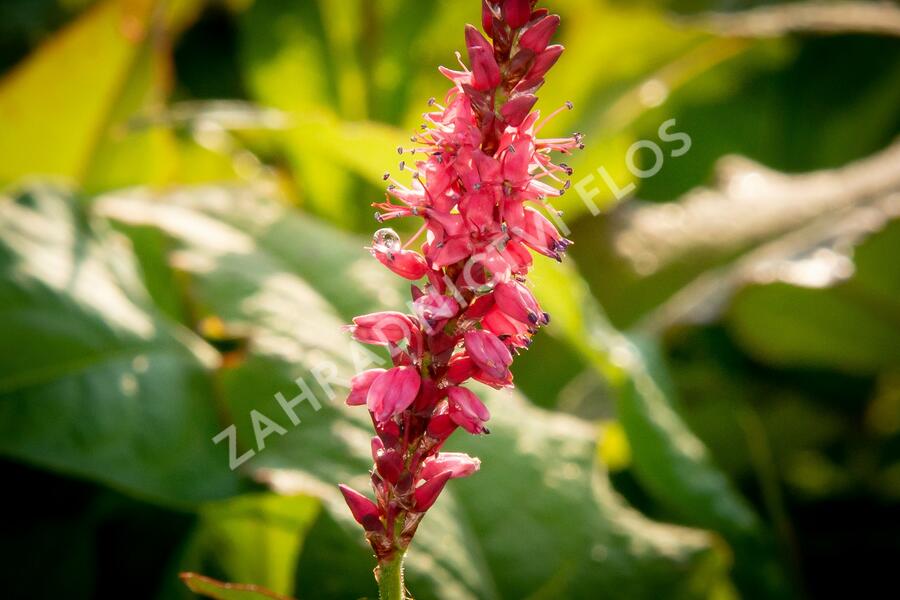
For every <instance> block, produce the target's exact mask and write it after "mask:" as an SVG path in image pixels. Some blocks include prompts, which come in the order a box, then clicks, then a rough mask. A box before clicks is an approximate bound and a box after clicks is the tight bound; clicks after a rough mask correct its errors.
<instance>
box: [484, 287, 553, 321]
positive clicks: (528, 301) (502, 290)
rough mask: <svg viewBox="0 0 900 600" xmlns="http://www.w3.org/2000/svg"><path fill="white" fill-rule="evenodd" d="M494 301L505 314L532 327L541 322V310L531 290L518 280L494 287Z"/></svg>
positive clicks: (542, 316)
mask: <svg viewBox="0 0 900 600" xmlns="http://www.w3.org/2000/svg"><path fill="white" fill-rule="evenodd" d="M493 296H494V302H496V303H497V307H498V308H499V309H500V310H502V311H503V312H504V313H505V314H506V315H508V316H510V317H512V318H513V319H515V320H517V321H521V322H522V323H528V324H530V325H531V326H532V327H534V326H536V325H539V324H541V323H543V321H544V311H542V310H541V307H540V305H539V304H538V302H537V300H535V298H534V295H533V294H532V293H531V291H530V290H529V289H528V288H527V287H525V286H524V285H522V284H521V283H519V282H518V281H507V282H504V283H501V284H498V285H497V286H496V287H494V293H493Z"/></svg>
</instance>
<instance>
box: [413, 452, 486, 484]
mask: <svg viewBox="0 0 900 600" xmlns="http://www.w3.org/2000/svg"><path fill="white" fill-rule="evenodd" d="M480 467H481V461H480V460H478V459H477V458H472V457H471V456H469V455H468V454H464V453H462V452H440V453H438V455H437V456H435V457H434V458H430V459H428V460H427V461H425V462H424V463H423V464H422V470H421V471H419V478H421V479H424V480H426V481H427V480H429V479H432V478H433V477H435V476H436V475H439V474H440V473H443V472H444V471H450V478H451V479H456V478H458V477H468V476H469V475H471V474H472V473H474V472H475V471H477V470H478V469H479V468H480Z"/></svg>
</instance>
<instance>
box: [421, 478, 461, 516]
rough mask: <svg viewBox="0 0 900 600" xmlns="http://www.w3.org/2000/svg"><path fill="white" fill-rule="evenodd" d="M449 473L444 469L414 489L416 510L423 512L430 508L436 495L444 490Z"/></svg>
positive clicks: (436, 497)
mask: <svg viewBox="0 0 900 600" xmlns="http://www.w3.org/2000/svg"><path fill="white" fill-rule="evenodd" d="M451 475H452V473H451V472H450V471H444V472H443V473H440V474H438V475H435V476H434V477H432V478H431V479H429V480H428V481H426V482H425V483H423V484H422V485H420V486H419V487H417V488H416V491H414V492H413V500H414V504H415V511H416V512H425V511H426V510H428V509H429V508H431V506H432V505H433V504H434V502H435V500H437V499H438V496H440V494H441V492H442V491H443V490H444V486H445V485H446V484H447V481H448V480H449V479H450V477H451Z"/></svg>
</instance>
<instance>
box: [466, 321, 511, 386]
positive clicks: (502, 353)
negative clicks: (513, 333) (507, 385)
mask: <svg viewBox="0 0 900 600" xmlns="http://www.w3.org/2000/svg"><path fill="white" fill-rule="evenodd" d="M463 339H464V340H465V344H466V352H467V353H468V354H469V356H471V357H472V360H473V361H474V362H475V364H476V365H477V366H478V368H479V369H481V370H482V371H484V372H485V373H487V374H488V375H489V376H490V377H493V378H496V379H502V378H504V377H505V376H506V373H507V371H508V370H509V365H511V364H512V354H510V353H509V348H507V347H506V344H504V343H503V342H501V341H500V339H499V338H498V337H497V336H495V335H494V334H492V333H488V332H487V331H467V332H466V334H465V336H463Z"/></svg>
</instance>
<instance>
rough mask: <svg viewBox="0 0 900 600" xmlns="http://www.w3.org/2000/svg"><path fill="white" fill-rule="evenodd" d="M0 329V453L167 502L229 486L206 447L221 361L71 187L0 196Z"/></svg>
mask: <svg viewBox="0 0 900 600" xmlns="http://www.w3.org/2000/svg"><path fill="white" fill-rule="evenodd" d="M0 328H2V329H3V331H4V335H3V337H2V339H0V354H2V355H3V357H4V360H3V362H2V364H0V453H2V454H4V455H6V456H9V457H13V458H16V459H18V460H23V461H27V462H30V463H36V464H39V465H41V466H44V467H49V468H51V469H55V470H59V471H63V472H66V473H71V474H76V475H79V476H82V477H87V478H90V479H94V480H97V481H101V482H104V483H106V484H108V485H111V486H113V487H116V488H121V489H124V490H127V491H129V492H130V493H133V494H137V495H140V496H145V497H147V498H150V499H153V500H156V501H161V502H165V503H171V504H184V503H190V502H196V501H199V500H203V499H210V498H220V497H224V496H227V495H230V494H233V493H235V492H236V491H238V489H239V487H238V481H237V478H236V476H235V475H234V474H233V473H232V472H230V471H229V470H228V468H227V462H225V461H224V459H223V457H224V453H223V451H222V449H221V448H216V447H214V446H213V445H212V443H211V442H210V439H211V438H212V436H213V435H215V434H216V433H217V432H218V430H219V424H218V416H217V407H216V405H215V401H214V398H215V394H214V390H213V386H212V385H211V380H210V379H209V376H208V374H209V370H210V368H212V367H213V366H214V365H215V364H216V363H217V361H218V356H217V355H216V353H215V352H214V351H213V350H212V349H211V348H209V346H207V345H206V344H205V343H203V342H202V341H201V340H200V339H199V338H197V337H196V336H194V335H193V334H192V333H191V332H189V331H188V330H186V329H184V328H183V327H181V326H179V325H177V324H175V323H172V322H171V321H169V320H167V319H166V318H164V317H163V316H162V315H160V314H159V312H158V311H157V310H156V309H155V307H154V306H153V304H152V303H151V302H150V299H149V297H148V295H147V293H146V290H145V289H144V287H143V284H142V282H141V280H140V275H139V273H138V271H137V269H136V264H135V260H134V256H133V254H132V251H131V248H130V247H129V245H128V242H127V240H126V239H124V238H123V237H122V236H119V235H115V234H114V233H112V232H111V231H110V230H109V227H108V225H107V224H105V223H103V222H99V221H98V220H96V219H94V218H92V217H91V216H89V215H86V214H85V213H84V212H83V211H82V210H80V209H79V208H78V207H77V203H76V202H75V201H74V200H73V198H72V197H71V196H70V195H69V194H66V193H64V192H60V191H59V190H56V189H52V188H45V187H32V188H30V189H29V190H26V191H23V192H22V193H20V194H18V195H17V196H16V197H12V198H11V197H4V198H2V199H0Z"/></svg>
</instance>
